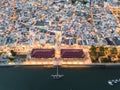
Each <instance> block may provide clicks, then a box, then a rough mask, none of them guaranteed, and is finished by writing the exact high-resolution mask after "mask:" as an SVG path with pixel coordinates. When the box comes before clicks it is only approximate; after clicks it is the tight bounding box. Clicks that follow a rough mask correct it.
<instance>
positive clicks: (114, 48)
mask: <svg viewBox="0 0 120 90" xmlns="http://www.w3.org/2000/svg"><path fill="white" fill-rule="evenodd" d="M110 52H111V54H117V53H118V51H117V48H116V47H113V48H112V49H111V51H110Z"/></svg>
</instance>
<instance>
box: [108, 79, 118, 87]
mask: <svg viewBox="0 0 120 90" xmlns="http://www.w3.org/2000/svg"><path fill="white" fill-rule="evenodd" d="M119 82H120V79H115V80H108V84H109V85H111V86H113V85H114V84H117V83H119Z"/></svg>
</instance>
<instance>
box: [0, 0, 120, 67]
mask: <svg viewBox="0 0 120 90" xmlns="http://www.w3.org/2000/svg"><path fill="white" fill-rule="evenodd" d="M0 2H1V3H0V65H44V66H45V65H46V66H54V65H62V66H65V67H66V66H67V67H68V66H79V65H81V64H102V63H105V64H106V63H107V64H114V63H119V62H120V46H119V45H120V0H0Z"/></svg>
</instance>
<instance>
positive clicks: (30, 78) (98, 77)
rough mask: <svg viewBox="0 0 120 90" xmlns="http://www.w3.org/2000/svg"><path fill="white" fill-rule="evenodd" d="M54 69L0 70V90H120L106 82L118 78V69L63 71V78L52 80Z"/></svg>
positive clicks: (119, 70) (119, 76)
mask: <svg viewBox="0 0 120 90" xmlns="http://www.w3.org/2000/svg"><path fill="white" fill-rule="evenodd" d="M54 73H56V69H55V68H53V69H42V68H38V67H16V68H11V67H10V68H0V90H120V83H118V84H116V85H114V86H109V85H108V84H107V80H109V79H115V78H120V69H63V68H60V73H61V74H64V75H65V77H64V78H63V79H61V80H53V79H52V78H51V77H50V75H51V74H54Z"/></svg>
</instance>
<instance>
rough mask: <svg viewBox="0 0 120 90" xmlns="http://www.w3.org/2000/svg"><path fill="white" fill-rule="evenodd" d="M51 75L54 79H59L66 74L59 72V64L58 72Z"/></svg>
mask: <svg viewBox="0 0 120 90" xmlns="http://www.w3.org/2000/svg"><path fill="white" fill-rule="evenodd" d="M51 77H52V78H53V79H56V80H58V79H61V78H63V77H64V75H63V74H58V66H57V73H56V74H52V75H51Z"/></svg>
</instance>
